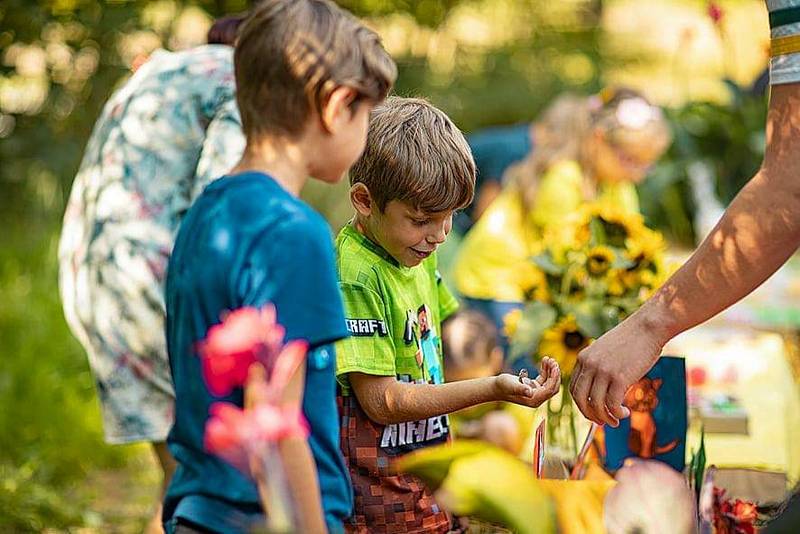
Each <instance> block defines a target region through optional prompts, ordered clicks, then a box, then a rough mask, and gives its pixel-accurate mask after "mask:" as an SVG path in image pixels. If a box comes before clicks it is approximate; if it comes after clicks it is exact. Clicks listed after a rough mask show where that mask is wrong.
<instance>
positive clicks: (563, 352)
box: [539, 315, 591, 375]
mask: <svg viewBox="0 0 800 534" xmlns="http://www.w3.org/2000/svg"><path fill="white" fill-rule="evenodd" d="M590 341H591V340H590V339H589V338H587V337H586V336H585V335H583V334H582V333H581V331H580V330H579V329H578V324H577V323H576V321H575V318H574V317H573V316H572V315H567V316H566V317H563V318H561V319H560V320H559V321H558V322H557V323H556V324H555V325H553V326H552V327H550V328H548V329H547V330H545V331H544V333H543V334H542V341H541V342H540V343H539V353H540V354H541V355H542V356H550V357H551V358H553V359H555V360H556V361H557V362H558V365H559V366H560V367H561V372H562V373H563V374H565V375H569V374H570V373H571V372H572V369H574V368H575V362H577V360H578V353H579V352H580V351H582V350H583V349H584V348H586V347H588V346H589V343H590Z"/></svg>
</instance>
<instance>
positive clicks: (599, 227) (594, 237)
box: [589, 217, 606, 246]
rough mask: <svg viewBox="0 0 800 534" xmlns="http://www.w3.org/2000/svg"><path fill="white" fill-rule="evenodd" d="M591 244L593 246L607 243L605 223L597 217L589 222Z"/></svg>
mask: <svg viewBox="0 0 800 534" xmlns="http://www.w3.org/2000/svg"><path fill="white" fill-rule="evenodd" d="M589 232H590V234H589V244H590V245H591V246H595V245H603V244H605V243H606V230H605V228H603V223H602V222H600V219H599V218H597V217H592V220H591V221H589Z"/></svg>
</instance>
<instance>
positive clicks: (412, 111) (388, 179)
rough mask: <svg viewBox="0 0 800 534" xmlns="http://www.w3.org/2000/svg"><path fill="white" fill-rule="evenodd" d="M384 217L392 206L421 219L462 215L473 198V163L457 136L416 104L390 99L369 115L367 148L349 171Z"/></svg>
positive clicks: (445, 121)
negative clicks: (415, 213) (411, 211)
mask: <svg viewBox="0 0 800 534" xmlns="http://www.w3.org/2000/svg"><path fill="white" fill-rule="evenodd" d="M356 183H363V184H364V185H366V186H367V189H369V192H370V194H371V196H372V198H373V200H374V201H375V202H377V204H378V208H379V209H380V210H381V211H383V210H384V209H385V208H386V205H387V204H388V203H389V202H390V201H392V200H399V201H402V202H408V203H409V204H411V205H412V206H413V207H414V208H416V209H418V210H420V211H423V212H426V213H438V212H443V211H448V210H456V209H461V208H463V207H465V206H467V205H469V203H470V202H472V196H473V194H474V192H475V162H474V160H473V159H472V152H471V151H470V148H469V145H468V144H467V141H466V139H464V135H463V134H462V133H461V131H460V130H459V129H458V128H457V127H456V125H455V124H453V122H452V121H451V120H450V119H449V118H448V117H447V115H445V114H444V113H443V112H442V111H440V110H438V109H436V108H435V107H434V106H432V105H431V104H430V103H429V102H427V101H426V100H423V99H420V98H401V97H389V98H387V99H386V101H385V102H384V103H383V104H381V105H379V106H377V107H376V108H375V109H374V110H373V111H372V114H371V115H370V122H369V133H368V134H367V145H366V148H365V149H364V153H363V154H362V155H361V158H360V159H359V160H358V161H357V162H356V164H355V165H354V166H353V168H352V169H351V170H350V185H353V184H356Z"/></svg>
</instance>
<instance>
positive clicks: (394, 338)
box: [336, 225, 458, 533]
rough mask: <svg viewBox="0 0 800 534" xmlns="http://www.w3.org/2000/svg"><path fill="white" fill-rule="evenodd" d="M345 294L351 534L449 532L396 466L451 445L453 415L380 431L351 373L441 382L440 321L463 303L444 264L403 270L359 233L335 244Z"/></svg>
mask: <svg viewBox="0 0 800 534" xmlns="http://www.w3.org/2000/svg"><path fill="white" fill-rule="evenodd" d="M336 252H337V266H338V271H339V285H340V288H341V291H342V297H343V301H344V309H345V317H346V318H347V319H346V322H347V329H348V330H349V331H350V334H351V336H350V337H349V338H347V339H343V340H341V341H340V342H339V343H338V344H337V346H336V376H337V378H338V380H339V385H340V391H339V395H338V402H339V411H340V415H341V420H340V423H341V426H340V433H341V440H342V453H343V454H344V457H345V460H346V461H347V464H348V468H349V470H350V478H351V480H352V483H353V493H354V495H355V507H354V509H353V516H352V517H351V518H350V519H349V520H348V525H349V527H350V528H351V529H352V530H353V531H358V532H361V531H364V532H366V531H369V532H376V533H380V532H433V533H437V532H442V533H444V532H448V531H449V530H450V518H449V516H448V515H447V513H446V512H445V511H444V510H443V509H442V508H441V507H440V506H439V505H438V504H437V503H436V501H435V500H434V498H433V495H432V494H431V492H430V491H429V490H428V489H427V488H426V487H425V485H424V484H423V483H422V481H421V480H419V479H418V478H416V477H413V476H411V475H406V474H398V473H396V472H395V471H393V469H392V467H391V464H392V461H393V460H394V459H395V458H397V457H398V456H402V455H403V454H406V453H408V452H411V451H414V450H416V449H419V448H423V447H430V446H432V445H437V444H441V443H446V442H447V441H448V440H449V436H450V423H449V419H448V417H447V415H440V416H436V417H429V418H427V419H424V420H421V421H407V422H403V423H396V424H391V425H385V426H384V425H381V424H378V423H376V422H375V421H372V420H371V419H370V418H369V417H368V416H367V415H366V413H365V412H364V410H363V409H362V408H361V406H360V405H359V403H358V399H357V398H356V397H355V395H351V394H350V389H349V382H348V379H347V375H348V373H353V372H359V373H365V374H370V375H378V376H393V377H396V378H397V380H399V381H402V382H413V383H433V384H438V383H441V382H443V381H444V380H443V377H444V371H443V369H442V349H441V341H440V338H439V336H440V333H441V324H442V321H443V320H445V319H446V318H447V317H449V316H450V315H452V314H453V312H455V310H456V308H458V303H457V302H456V299H455V298H453V295H452V294H451V293H450V292H449V291H448V290H447V288H446V287H445V285H444V283H442V282H441V278H440V277H439V273H438V272H437V270H436V255H435V254H433V255H431V257H429V258H427V259H425V260H424V261H423V262H422V263H421V264H420V265H417V266H416V267H411V268H408V267H403V266H401V265H400V264H399V263H398V262H397V261H396V260H395V259H394V258H392V257H391V256H390V255H389V254H388V253H387V252H386V251H385V250H383V249H382V248H381V247H380V246H378V245H376V244H375V243H373V242H372V241H370V240H369V239H367V238H366V237H364V236H363V235H361V234H359V233H358V232H357V231H356V230H355V229H354V228H353V227H352V226H349V225H348V226H346V227H345V228H344V229H343V230H342V231H341V232H340V233H339V236H338V237H337V239H336Z"/></svg>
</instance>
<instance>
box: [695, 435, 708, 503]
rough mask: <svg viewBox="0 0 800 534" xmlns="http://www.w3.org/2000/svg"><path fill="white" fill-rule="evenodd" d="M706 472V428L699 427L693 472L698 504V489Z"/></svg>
mask: <svg viewBox="0 0 800 534" xmlns="http://www.w3.org/2000/svg"><path fill="white" fill-rule="evenodd" d="M705 472H706V429H705V427H703V428H701V429H700V448H699V449H698V450H697V465H696V466H695V472H694V484H695V486H694V487H695V491H696V493H697V504H698V506H699V505H700V490H701V489H702V487H703V478H704V475H705Z"/></svg>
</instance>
